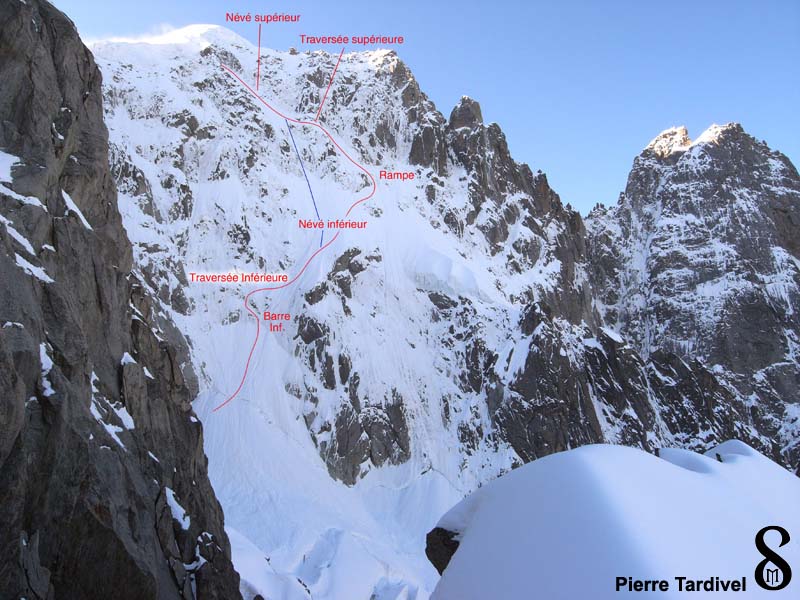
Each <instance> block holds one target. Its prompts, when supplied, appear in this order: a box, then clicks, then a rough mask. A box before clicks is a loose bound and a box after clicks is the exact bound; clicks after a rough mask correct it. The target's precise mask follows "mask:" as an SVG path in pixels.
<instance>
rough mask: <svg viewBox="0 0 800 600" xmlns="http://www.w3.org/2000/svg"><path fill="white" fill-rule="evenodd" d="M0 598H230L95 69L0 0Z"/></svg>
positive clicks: (189, 394)
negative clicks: (140, 262)
mask: <svg viewBox="0 0 800 600" xmlns="http://www.w3.org/2000/svg"><path fill="white" fill-rule="evenodd" d="M0 79H2V81H3V85H2V87H1V88H0V281H2V285H0V547H1V548H2V550H3V560H2V563H1V564H0V595H1V596H2V597H3V598H11V597H13V598H28V599H33V598H36V599H42V600H43V599H48V600H49V599H53V598H74V599H87V598H98V599H99V598H103V599H105V598H130V599H137V600H139V599H142V598H159V599H168V598H170V599H171V598H176V599H177V598H187V599H188V598H194V597H197V598H220V599H222V598H225V599H229V598H236V597H239V591H238V579H239V578H238V575H237V574H236V572H235V571H234V570H233V566H232V564H231V558H230V546H229V542H228V538H227V536H226V534H225V531H224V527H223V515H222V509H221V507H220V505H219V503H218V502H217V499H216V497H215V495H214V491H213V490H212V488H211V485H210V483H209V480H208V476H207V471H206V464H207V460H206V457H205V454H204V451H203V432H202V425H201V424H200V422H199V421H198V419H197V418H196V417H195V416H194V413H193V412H192V407H191V401H192V399H193V398H194V397H195V395H196V393H197V380H196V377H195V375H194V374H193V371H192V367H191V364H190V363H189V354H188V350H187V346H186V343H185V340H184V339H183V336H182V335H181V333H180V332H179V331H178V330H177V329H176V328H175V327H174V326H173V325H172V323H171V322H170V320H169V319H168V317H167V316H166V315H164V314H163V313H161V312H160V310H159V308H158V305H157V303H156V302H154V299H153V297H152V296H151V295H150V293H149V292H148V290H147V288H146V286H143V285H142V283H141V282H140V281H139V279H138V277H137V276H136V275H135V274H133V273H132V271H131V268H132V262H131V259H132V253H131V245H130V242H129V241H128V238H127V236H126V233H125V230H124V228H123V225H122V220H121V219H120V213H119V211H118V208H117V194H116V188H115V184H114V180H113V178H112V176H111V173H110V170H109V160H108V135H107V130H106V127H105V125H104V123H103V112H102V110H103V109H102V93H101V85H102V81H101V75H100V71H99V70H98V68H97V65H96V64H95V62H94V58H93V57H92V54H91V53H90V52H89V51H88V50H87V49H86V48H85V47H84V45H83V44H82V43H81V40H80V39H79V37H78V34H77V32H76V31H75V27H74V26H73V24H72V23H71V22H70V21H69V19H67V18H66V17H65V16H64V15H63V14H62V13H60V12H59V11H58V10H56V9H55V8H53V6H51V5H50V4H49V3H47V2H44V1H39V0H28V1H27V2H17V1H9V2H3V3H2V4H0Z"/></svg>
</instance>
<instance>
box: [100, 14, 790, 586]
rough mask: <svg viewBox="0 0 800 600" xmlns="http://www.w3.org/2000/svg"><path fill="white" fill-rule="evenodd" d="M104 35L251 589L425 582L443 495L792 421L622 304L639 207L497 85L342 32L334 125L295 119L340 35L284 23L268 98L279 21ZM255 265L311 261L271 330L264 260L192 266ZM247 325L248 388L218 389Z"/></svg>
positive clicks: (142, 244)
mask: <svg viewBox="0 0 800 600" xmlns="http://www.w3.org/2000/svg"><path fill="white" fill-rule="evenodd" d="M93 50H94V52H95V54H96V56H97V60H98V63H99V64H100V65H101V68H102V70H103V73H104V85H105V108H106V121H107V125H108V128H109V134H110V138H111V144H112V147H111V153H112V168H113V171H114V175H115V178H116V180H117V185H118V188H119V193H120V210H121V212H122V215H123V221H124V224H125V227H126V229H127V231H128V234H129V236H130V238H131V239H132V241H133V244H134V258H135V260H134V262H135V264H136V265H137V266H138V269H139V270H140V276H141V278H142V280H144V281H146V282H147V285H148V286H149V287H150V288H151V290H152V292H153V293H154V294H155V295H156V296H157V297H158V298H159V300H160V310H161V311H162V312H163V315H164V316H165V317H169V318H172V319H173V320H174V321H175V323H176V324H177V325H178V328H179V329H180V330H181V331H182V332H183V334H184V335H185V336H186V337H187V339H188V340H189V342H190V346H191V355H192V361H193V363H194V365H195V368H196V370H197V372H198V377H199V379H200V388H201V391H200V394H199V397H198V400H197V401H196V402H195V408H196V410H197V411H198V413H199V414H200V416H201V419H202V420H203V423H204V426H205V433H206V452H207V454H208V456H209V470H210V475H211V479H212V482H213V483H214V486H215V490H216V492H217V495H218V496H219V498H220V500H221V502H222V505H223V507H224V509H225V514H226V519H227V521H226V523H227V526H228V529H229V533H230V536H231V542H232V545H233V549H234V562H235V564H236V565H237V568H239V570H240V571H241V572H242V575H243V581H244V583H243V586H244V589H245V590H246V591H247V590H249V591H250V593H251V594H252V593H256V592H257V591H260V592H261V593H263V594H267V593H273V594H283V597H288V598H308V597H312V596H313V597H314V598H324V597H329V598H344V597H354V598H355V597H364V598H370V597H374V598H376V599H389V598H392V599H393V598H426V597H428V595H429V594H430V593H431V592H432V590H433V587H434V585H435V582H436V580H437V575H436V571H435V570H434V569H433V568H432V566H431V565H429V564H428V563H427V561H426V560H425V558H424V553H423V548H424V538H425V533H426V532H427V531H428V530H430V529H431V528H432V527H433V526H434V524H435V523H436V520H437V518H438V516H439V515H441V514H442V513H444V511H445V510H446V509H447V508H449V507H450V506H451V505H453V504H454V503H455V502H457V501H458V500H460V499H461V498H462V497H464V495H466V494H467V493H469V492H470V491H472V490H474V489H475V488H476V487H478V486H479V485H481V484H482V483H484V482H486V481H489V480H491V479H493V478H495V477H496V476H498V475H500V474H502V473H504V472H506V471H508V470H510V469H512V468H513V467H515V466H518V465H520V464H522V463H525V462H528V461H530V460H533V459H535V458H537V457H541V456H544V455H547V454H551V453H553V452H555V451H559V450H564V449H568V448H571V447H576V446H579V445H583V444H587V443H592V442H610V443H621V444H627V445H633V446H638V447H641V448H644V449H647V450H652V449H653V448H655V447H659V446H662V445H679V446H683V447H689V448H694V449H703V450H705V449H707V448H709V447H711V446H712V445H713V444H714V443H718V442H719V441H722V440H723V439H728V438H730V437H740V438H742V439H745V440H747V441H748V443H750V444H752V445H753V446H755V447H758V448H760V449H766V450H767V451H768V452H769V453H770V454H771V455H772V456H775V455H776V454H777V455H780V452H779V451H776V450H775V448H773V447H772V445H771V443H770V436H771V435H772V432H773V431H774V427H777V426H780V427H784V430H785V431H786V436H785V439H786V440H789V439H790V438H791V436H792V435H794V436H795V438H793V439H796V433H792V432H791V431H790V430H789V425H787V423H789V422H790V419H789V416H790V415H789V414H788V409H786V410H787V413H786V418H785V419H784V420H782V421H780V423H781V425H778V422H777V421H775V422H773V423H772V424H767V423H766V422H765V421H764V419H756V418H755V417H753V415H752V412H753V411H751V409H750V406H751V404H748V402H746V401H745V400H743V399H742V396H741V393H740V391H739V389H738V388H734V387H731V385H732V384H729V382H728V379H727V378H723V377H722V376H721V375H719V374H718V369H717V368H713V369H712V368H710V367H706V366H705V365H704V364H703V362H701V361H700V360H699V359H705V358H706V356H705V355H700V354H697V353H696V352H695V350H694V349H693V350H692V352H686V351H681V348H679V347H673V346H669V347H664V348H658V349H656V348H655V347H654V346H648V347H647V348H645V347H643V346H642V345H641V339H642V337H641V336H638V335H636V334H635V333H634V332H633V331H632V330H631V329H630V328H629V327H628V326H627V325H626V324H625V323H624V322H623V321H622V320H620V319H618V318H617V317H616V315H617V313H620V314H621V313H622V309H616V312H614V310H615V309H613V306H615V305H616V304H617V303H619V302H622V300H621V299H620V298H621V297H622V295H623V294H624V293H626V290H627V289H629V287H623V286H622V285H617V286H616V287H615V284H614V283H613V281H612V280H611V279H610V278H611V277H612V276H617V277H622V274H623V273H626V272H627V271H626V269H627V268H628V267H629V265H630V264H631V262H630V260H629V259H628V258H626V257H627V255H623V248H627V246H625V245H624V243H623V239H624V238H623V226H622V225H621V224H618V223H619V219H618V217H617V214H618V213H617V211H619V212H620V213H621V211H622V208H620V209H616V211H615V210H614V209H612V210H610V211H605V212H599V211H598V212H596V213H595V214H594V215H593V220H592V221H591V222H590V228H589V232H588V233H587V231H586V230H585V229H584V224H583V220H582V219H581V217H580V215H578V214H577V213H576V212H574V211H572V210H571V209H569V208H567V207H564V206H563V205H562V203H561V201H560V199H559V197H558V196H557V195H556V194H555V192H553V190H552V189H551V188H550V187H549V185H548V183H547V180H546V178H545V176H544V175H543V174H542V173H541V172H537V173H534V172H532V171H531V170H530V169H529V168H528V167H527V166H526V165H522V164H519V163H516V162H515V161H514V160H513V159H512V158H511V156H510V154H509V151H508V147H507V144H506V141H505V137H504V135H503V133H502V131H501V130H500V128H499V127H498V126H497V125H496V124H490V125H486V124H484V123H483V120H482V116H481V112H480V107H479V106H478V104H477V103H476V102H475V101H473V100H471V99H469V98H464V99H462V100H461V102H460V103H459V104H458V106H456V107H455V109H454V110H453V111H452V113H451V115H450V117H449V119H448V118H445V117H444V116H443V115H442V114H441V113H439V112H438V111H437V110H436V108H435V107H434V106H433V104H432V103H431V102H430V101H429V100H428V99H427V98H426V97H425V95H424V94H423V93H422V92H421V91H420V89H419V86H418V84H417V82H416V81H415V79H414V77H413V75H412V74H411V73H410V71H409V70H408V68H407V67H406V66H405V65H404V64H403V63H402V62H401V61H400V59H399V58H398V57H397V56H396V55H395V54H394V53H393V52H390V51H374V52H363V53H351V54H345V55H344V57H343V58H342V61H341V64H340V65H339V68H338V71H337V74H336V77H335V79H334V82H333V86H332V87H331V90H330V93H329V94H328V96H327V100H326V102H325V104H324V107H323V110H322V111H321V114H320V118H319V123H320V124H321V125H322V127H323V128H324V129H325V130H326V131H327V132H329V133H330V135H331V137H330V138H329V137H328V136H327V135H326V134H325V132H324V131H322V130H321V129H320V128H319V127H316V126H314V125H309V124H305V125H304V124H302V123H297V122H293V121H292V119H295V120H298V121H303V122H312V121H313V120H314V118H315V115H316V113H317V111H318V109H319V107H320V102H321V100H322V96H323V94H324V92H325V88H326V86H327V84H328V80H329V78H330V74H331V73H332V72H333V69H334V66H335V63H336V59H337V56H331V55H329V54H327V53H325V52H303V53H297V52H294V51H290V52H276V51H272V50H265V51H263V52H262V60H261V73H262V77H261V81H260V83H259V91H258V94H259V95H260V96H261V98H262V99H263V102H262V100H260V99H259V98H258V97H256V95H255V93H254V88H255V81H254V75H255V65H256V49H255V48H254V47H253V46H252V45H251V44H250V43H249V42H247V41H245V40H243V39H242V38H239V37H238V36H236V35H235V34H233V33H231V32H229V31H227V30H225V29H222V28H219V27H212V26H193V27H189V28H186V29H182V30H178V31H176V32H172V33H170V34H167V35H166V36H162V37H161V38H156V39H153V40H150V41H149V42H147V43H101V44H99V45H96V46H95V47H94V49H93ZM222 64H224V65H225V66H226V67H228V69H230V70H227V69H225V68H223V67H222V66H221V65H222ZM237 76H238V77H237ZM239 78H241V80H240V79H239ZM245 84H246V85H245ZM247 86H249V87H250V88H253V89H248V87H247ZM273 109H275V110H277V111H279V113H281V114H282V115H284V116H285V117H289V119H286V118H284V116H281V115H280V114H278V113H276V112H275V110H273ZM348 157H351V158H353V159H354V160H355V162H357V163H359V164H360V165H363V166H364V168H365V169H366V170H367V171H368V172H369V173H370V175H371V176H372V177H373V178H374V180H375V193H374V195H372V196H371V197H370V199H369V200H367V201H366V202H364V203H361V204H359V205H358V206H355V207H354V208H353V209H352V210H351V211H350V212H349V214H347V213H348V210H349V209H350V207H351V206H352V205H353V203H354V202H356V201H358V200H359V199H361V198H364V197H366V196H368V195H369V194H370V192H371V190H372V188H373V182H372V179H371V177H368V176H367V175H366V174H365V173H364V172H363V171H362V170H361V169H360V168H359V166H358V165H356V164H354V162H353V161H351V160H349V158H348ZM655 160H656V159H655V158H654V159H653V161H655ZM640 162H641V161H638V162H637V165H639V163H640ZM784 166H785V169H786V171H785V172H786V173H787V175H785V176H784V178H785V179H786V180H787V181H788V180H789V179H790V178H791V172H792V171H791V166H790V165H788V164H787V165H784ZM636 168H637V167H635V169H636ZM641 168H642V169H643V170H644V169H645V166H644V165H642V166H641ZM776 168H777V167H776ZM708 169H709V171H708V175H707V177H710V178H711V179H712V180H713V178H714V176H713V175H712V170H713V165H711V166H709V167H708ZM380 171H389V172H408V173H413V174H414V179H408V180H388V179H381V178H380V177H379V172H380ZM770 172H772V171H770ZM306 176H307V178H308V182H307V181H306ZM655 176H656V175H655V174H653V175H650V176H649V177H651V178H654V177H655ZM645 177H648V176H647V175H645ZM698 177H699V175H698ZM794 177H796V174H795V175H794ZM648 181H649V180H648ZM754 185H755V183H754ZM783 185H785V186H788V185H789V183H785V182H784V184H783ZM309 188H310V189H309ZM310 190H311V191H310ZM312 192H313V198H312ZM787 198H788V197H787ZM788 200H791V198H788ZM646 201H647V202H649V201H650V198H644V197H642V198H641V199H640V203H641V204H644V203H645V202H646ZM794 202H795V208H794V210H796V200H795V201H794ZM642 210H644V209H642ZM786 210H791V208H790V207H787V208H786ZM346 214H347V218H348V219H352V220H355V221H365V222H366V225H365V227H363V228H360V229H353V230H341V232H340V233H339V235H338V236H336V237H335V239H334V236H335V235H336V233H337V232H336V231H335V230H331V229H325V230H323V231H320V230H316V229H304V228H302V227H299V226H298V221H299V220H301V219H303V220H305V219H309V220H316V219H317V215H319V219H321V220H325V221H327V220H328V219H341V218H344V217H345V215H346ZM731 218H732V219H733V218H735V219H739V220H742V221H748V222H749V221H750V220H751V219H754V216H753V211H750V212H744V211H742V212H741V213H740V214H737V215H736V216H735V217H733V216H732V217H731ZM601 221H602V225H601ZM796 223H797V221H796V220H795V221H791V220H787V221H786V223H785V229H784V230H782V231H783V232H784V233H783V235H784V236H785V238H786V239H794V238H793V237H792V235H793V232H794V233H796ZM604 231H605V232H606V233H603V232H604ZM637 239H638V238H637ZM631 243H633V242H631ZM787 243H788V242H787ZM587 244H589V246H587ZM602 244H605V246H602ZM601 246H602V247H603V248H604V250H603V252H604V254H602V260H600V259H598V256H600V255H601V250H600V247H601ZM320 248H323V250H321V251H320ZM630 252H633V250H630ZM776 260H777V259H776ZM781 260H783V262H782V263H781V264H782V265H784V270H783V271H781V272H782V273H784V275H787V274H791V273H794V275H793V276H794V277H795V278H796V277H797V266H796V264H795V263H794V262H792V260H790V259H789V258H785V259H781ZM601 267H602V268H603V269H605V271H604V274H603V277H601V276H600V275H598V271H597V269H600V268H601ZM592 269H594V271H592ZM792 269H794V271H792ZM232 271H238V272H240V273H241V272H246V273H251V272H263V273H286V274H287V275H288V277H289V279H291V280H292V281H293V282H292V285H288V286H285V287H282V288H280V289H276V290H271V291H263V292H256V293H253V294H252V295H251V296H250V300H249V304H248V306H249V307H250V308H251V309H252V310H253V311H254V312H255V313H256V314H258V315H262V313H263V312H264V311H269V312H271V313H275V314H279V315H284V314H288V315H290V319H289V320H288V321H286V322H285V323H284V324H283V329H282V330H281V331H269V322H267V321H264V322H262V323H261V326H260V337H259V340H258V343H257V344H256V345H255V346H254V347H253V341H254V339H255V335H256V323H255V319H254V318H253V317H252V316H251V315H250V313H249V312H248V310H247V309H246V308H245V305H244V298H245V296H246V295H247V294H249V293H250V292H253V291H254V290H256V289H258V288H259V287H264V286H263V284H262V285H260V286H259V285H250V284H241V283H222V284H220V283H199V282H196V281H192V275H191V274H192V273H204V274H206V273H228V272H232ZM295 276H297V278H296V279H294V277H295ZM787 276H788V275H787ZM626 277H627V275H626ZM626 281H627V279H626ZM776 282H777V280H776ZM593 286H597V289H599V290H600V292H601V293H600V294H599V295H598V294H596V293H595V291H594V290H595V287H593ZM614 289H616V290H617V291H618V292H619V293H618V296H616V297H613V298H612V297H611V295H612V293H613V292H612V291H611V290H614ZM774 289H775V290H776V291H775V293H776V294H777V289H778V287H777V286H775V288H774ZM620 290H621V291H620ZM787 293H788V292H787ZM771 297H772V296H771ZM631 302H633V300H632V301H631ZM686 302H689V300H688V299H686ZM792 302H794V301H793V300H792ZM770 306H771V307H773V308H775V310H777V311H778V312H780V313H781V315H782V316H781V317H780V318H782V319H791V318H792V316H791V314H790V313H789V311H788V310H787V309H786V306H789V305H779V304H771V305H770ZM626 310H627V309H626ZM686 310H691V309H690V308H687V309H686ZM626 314H627V313H626ZM656 314H657V313H656ZM651 339H652V338H651ZM787 339H788V338H787ZM793 339H796V338H793ZM628 340H630V342H629V341H628ZM734 341H735V340H734ZM251 348H253V351H252V359H251V360H250V362H249V368H248V372H247V376H246V378H244V382H243V384H242V387H241V391H240V392H239V393H238V394H237V395H236V396H235V397H233V398H232V399H231V400H230V402H228V403H227V404H226V405H225V406H224V407H222V408H220V409H219V410H217V411H213V409H214V408H215V407H218V406H219V405H220V404H222V403H223V402H225V401H226V400H227V399H229V398H231V395H232V394H233V392H234V391H235V390H236V389H237V387H238V386H239V385H240V383H241V382H242V375H243V373H244V370H245V363H246V361H247V360H248V355H249V353H250V352H251ZM784 360H786V361H789V360H792V359H791V357H790V356H789V355H788V354H787V355H786V358H785V359H784ZM793 360H794V365H795V368H796V362H797V361H796V359H793ZM712 364H716V363H712ZM787 368H788V367H787ZM776 402H777V401H776ZM781 405H782V404H781ZM771 414H773V415H776V418H779V417H780V414H779V411H777V409H776V410H773V411H772V412H771ZM770 427H772V429H771V428H770ZM788 456H790V455H789V454H786V455H785V457H788ZM785 457H784V461H785V462H786V463H787V464H788V463H789V459H788V458H785ZM265 559H266V560H265ZM265 564H267V565H268V567H265ZM354 572H358V573H359V576H358V578H357V579H358V581H354V577H353V576H352V573H354ZM248 586H249V587H248Z"/></svg>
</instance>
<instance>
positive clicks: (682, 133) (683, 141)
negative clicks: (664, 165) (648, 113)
mask: <svg viewBox="0 0 800 600" xmlns="http://www.w3.org/2000/svg"><path fill="white" fill-rule="evenodd" d="M730 132H740V133H743V129H742V126H741V125H739V124H738V123H727V124H725V125H717V124H716V123H714V124H712V125H710V126H709V127H708V128H707V129H706V130H705V131H703V133H701V134H700V135H699V136H697V138H695V139H694V140H692V139H691V138H690V137H689V131H688V130H687V129H686V127H684V126H680V127H670V128H669V129H665V130H664V131H662V132H661V133H659V134H658V135H657V136H656V137H655V138H653V140H652V141H651V142H650V143H649V144H647V146H646V147H645V150H650V151H652V152H653V154H655V155H656V156H658V157H661V158H666V157H668V156H670V155H672V154H675V153H676V152H685V151H686V150H688V149H690V148H692V147H693V146H697V145H702V144H716V143H718V142H719V140H720V138H721V137H722V136H723V135H725V134H726V133H730Z"/></svg>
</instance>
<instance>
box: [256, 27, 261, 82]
mask: <svg viewBox="0 0 800 600" xmlns="http://www.w3.org/2000/svg"><path fill="white" fill-rule="evenodd" d="M259 81H261V23H259V24H258V66H257V67H256V90H258V83H259Z"/></svg>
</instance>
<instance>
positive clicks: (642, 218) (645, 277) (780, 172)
mask: <svg viewBox="0 0 800 600" xmlns="http://www.w3.org/2000/svg"><path fill="white" fill-rule="evenodd" d="M799 223H800V177H798V174H797V170H796V169H795V168H794V166H793V165H792V164H791V162H790V161H789V160H788V159H787V158H786V157H785V156H783V155H782V154H781V153H779V152H774V151H772V150H770V149H769V148H768V147H767V146H766V144H764V143H760V142H757V141H756V140H754V139H753V138H752V137H750V136H749V135H747V134H746V133H745V132H744V131H743V130H742V128H741V127H740V126H739V125H735V124H730V125H726V126H723V127H719V126H713V127H711V128H709V129H708V130H707V131H706V132H705V133H703V135H702V136H700V137H699V138H698V139H697V140H695V141H694V142H692V141H691V140H690V139H689V137H688V134H687V132H686V130H685V129H684V128H676V129H671V130H668V131H666V132H664V133H662V134H661V135H660V136H658V137H657V138H656V139H655V140H653V142H651V144H650V145H649V146H648V147H647V148H646V149H645V150H644V152H642V154H641V155H640V156H639V157H637V158H636V160H635V161H634V166H633V170H632V171H631V174H630V176H629V178H628V184H627V187H626V189H625V193H624V194H623V195H622V196H621V198H620V201H619V204H618V205H617V206H615V207H613V208H602V207H599V208H597V209H596V210H595V211H594V212H593V213H592V214H591V215H590V217H589V219H588V220H587V229H588V230H589V233H590V235H589V240H590V242H589V245H590V254H591V261H590V262H591V264H592V268H591V269H590V271H591V273H592V283H593V286H594V289H595V291H596V292H597V298H598V299H597V302H596V306H597V307H598V310H599V311H600V313H601V314H602V316H603V318H604V320H605V321H606V322H607V323H609V325H610V326H611V327H614V328H615V329H616V330H618V331H620V332H621V333H622V334H623V335H624V336H625V337H626V338H627V339H629V340H630V341H631V343H632V344H633V345H634V346H635V347H636V348H637V349H638V350H639V353H640V354H641V355H642V356H644V357H651V358H652V359H653V360H654V361H658V360H660V359H659V357H660V356H661V355H662V354H663V353H665V352H666V353H672V354H674V355H676V356H679V357H680V358H681V359H682V360H684V361H692V360H696V361H699V362H701V363H703V364H704V365H706V366H707V367H708V368H709V370H710V371H711V372H712V373H713V374H714V376H715V377H716V378H717V379H718V380H719V382H720V383H721V385H722V386H723V388H724V389H725V390H727V392H726V395H728V396H729V398H730V399H729V403H730V405H731V407H733V410H735V411H736V412H737V413H738V415H739V417H738V419H739V420H740V421H741V422H742V423H747V424H749V426H750V427H751V428H752V429H753V435H754V436H755V437H759V438H761V444H762V447H764V448H766V449H767V450H768V451H769V452H770V453H771V454H772V456H774V457H776V458H777V459H778V460H783V461H784V462H785V463H786V464H789V465H794V466H795V467H796V466H797V464H798V459H800V446H799V445H798V419H799V418H800V412H798V410H799V409H798V402H800V367H799V365H800V363H799V362H798V339H800V316H798V310H799V309H800V260H799V259H800V244H799V243H798V239H799V238H798V224H799ZM718 409H719V407H714V410H718Z"/></svg>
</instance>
